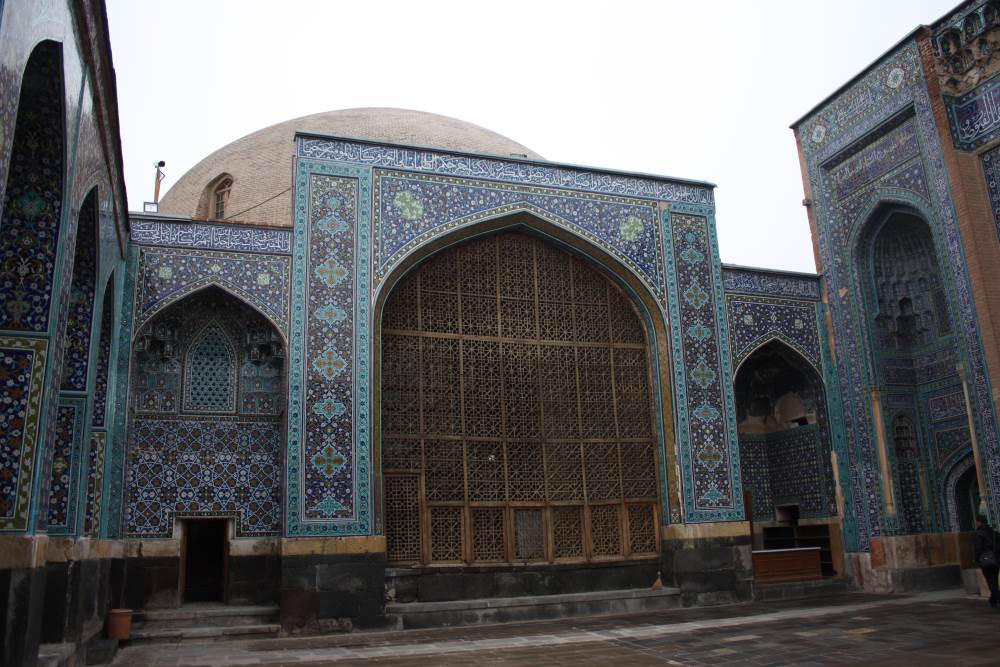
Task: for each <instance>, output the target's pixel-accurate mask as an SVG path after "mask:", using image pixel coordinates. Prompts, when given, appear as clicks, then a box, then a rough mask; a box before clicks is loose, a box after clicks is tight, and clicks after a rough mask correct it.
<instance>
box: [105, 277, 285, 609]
mask: <svg viewBox="0 0 1000 667" xmlns="http://www.w3.org/2000/svg"><path fill="white" fill-rule="evenodd" d="M131 369H132V370H131V374H132V375H131V379H130V396H129V405H128V410H129V427H128V459H127V462H128V471H127V478H126V518H125V522H126V532H127V535H128V536H129V537H131V538H156V537H171V536H176V535H178V534H179V535H180V536H181V537H182V540H183V543H184V549H185V550H186V553H182V554H181V556H182V565H181V571H182V572H183V573H184V574H183V575H182V578H185V581H184V582H183V583H182V592H183V598H184V599H185V600H186V601H192V600H206V599H209V600H220V599H223V598H224V597H225V577H226V575H225V567H226V563H227V562H228V561H227V555H226V549H227V544H228V541H229V539H230V538H235V539H238V538H242V537H268V536H279V535H280V534H281V528H282V519H283V512H282V485H283V480H284V475H283V470H284V468H283V447H282V443H283V442H284V438H283V433H284V430H285V429H284V427H285V408H284V405H285V346H284V342H283V340H282V338H281V336H280V334H279V333H278V331H277V329H276V328H275V327H274V326H273V325H272V324H271V323H270V322H269V321H268V320H267V319H266V318H265V317H264V316H263V315H261V314H260V313H259V312H258V311H256V310H254V309H253V308H251V307H250V306H248V305H247V304H245V303H244V302H242V301H240V300H239V299H237V298H236V297H234V296H232V295H231V294H229V293H227V292H225V291H223V290H222V289H220V288H218V287H214V286H212V287H207V288H205V289H202V290H200V291H198V292H196V293H194V294H192V295H190V296H187V297H185V298H184V299H182V300H180V301H178V302H176V303H174V304H172V305H170V306H168V307H167V308H165V309H164V310H163V311H161V312H160V313H158V314H157V315H156V316H155V317H153V318H152V319H151V320H150V321H149V322H148V323H147V324H146V325H144V326H143V328H142V329H140V330H139V332H138V333H137V335H136V337H135V340H134V343H133V349H132V364H131ZM177 521H183V526H184V530H179V529H175V524H176V522H177ZM259 583H260V585H261V586H268V585H269V584H270V582H259Z"/></svg>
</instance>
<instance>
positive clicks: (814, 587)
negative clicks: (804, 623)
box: [754, 577, 855, 602]
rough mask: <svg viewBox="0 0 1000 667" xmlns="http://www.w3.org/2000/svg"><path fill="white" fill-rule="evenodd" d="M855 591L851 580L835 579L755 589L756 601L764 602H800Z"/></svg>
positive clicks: (758, 586)
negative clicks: (805, 599)
mask: <svg viewBox="0 0 1000 667" xmlns="http://www.w3.org/2000/svg"><path fill="white" fill-rule="evenodd" d="M854 590H855V587H854V585H853V584H852V583H851V581H850V580H849V579H846V578H842V577H834V578H827V579H817V580H815V581H790V582H786V583H775V584H757V585H756V586H755V587H754V599H755V600H760V601H763V602H772V601H775V600H800V599H804V598H818V597H825V596H827V595H839V594H841V593H850V592H852V591H854Z"/></svg>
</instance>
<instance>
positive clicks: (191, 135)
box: [108, 0, 957, 271]
mask: <svg viewBox="0 0 1000 667" xmlns="http://www.w3.org/2000/svg"><path fill="white" fill-rule="evenodd" d="M955 4H957V0H828V1H822V2H821V1H819V0H812V1H806V0H786V1H784V2H779V1H777V0H755V1H754V2H747V1H745V0H717V1H715V2H704V1H695V2H679V1H670V2H655V3H654V2H630V1H625V0H614V1H605V2H585V1H580V0H577V1H573V2H544V1H540V0H532V1H530V2H521V1H518V0H507V1H505V2H502V3H501V2H491V3H482V2H473V1H469V0H464V1H461V2H412V1H411V2H375V1H369V0H362V1H360V2H358V1H355V2H346V1H341V2H335V1H333V0H326V1H319V0H315V1H311V2H307V1H304V0H298V1H293V0H284V1H283V2H276V1H275V0H266V1H257V0H238V1H237V0H229V1H223V0H211V1H207V0H171V1H170V2H154V1H152V0H108V14H109V19H110V23H111V46H112V49H113V55H114V64H115V68H116V70H117V76H118V100H119V111H120V114H121V130H122V144H123V149H124V155H125V178H126V185H127V187H128V199H129V207H130V208H131V209H141V208H142V202H143V201H148V200H150V199H151V198H152V186H153V164H154V162H156V161H157V160H165V161H166V162H167V169H166V172H167V174H168V176H167V179H166V181H165V182H164V186H166V187H169V186H170V185H172V184H173V183H174V182H175V181H176V180H177V178H179V177H180V176H181V175H182V174H183V173H184V172H185V171H187V169H189V168H190V167H192V166H193V165H194V164H196V163H197V162H198V161H199V160H201V159H202V158H203V157H205V156H206V155H208V154H209V153H211V152H212V151H214V150H215V149H217V148H219V147H221V146H223V145H225V144H227V143H229V142H231V141H233V140H235V139H238V138H239V137H241V136H243V135H245V134H248V133H250V132H253V131H255V130H258V129H260V128H262V127H266V126H268V125H272V124H274V123H277V122H280V121H283V120H287V119H289V118H294V117H296V116H303V115H307V114H311V113H316V112H320V111H327V110H331V109H344V108H350V107H362V106H387V107H402V108H411V109H419V110H422V111H431V112H434V113H439V114H444V115H446V116H453V117H455V118H460V119H462V120H466V121H469V122H472V123H476V124H477V125H482V126H484V127H487V128H489V129H491V130H494V131H496V132H499V133H501V134H504V135H506V136H509V137H511V138H512V139H514V140H516V141H519V142H521V143H523V144H525V145H526V146H529V147H531V148H532V149H533V150H535V151H537V152H538V153H540V154H541V155H544V156H545V157H546V158H548V159H550V160H555V161H559V162H569V163H575V164H581V165H591V166H599V167H608V168H613V169H624V170H629V171H641V172H649V173H654V174H664V175H669V176H678V177H684V178H692V179H700V180H706V181H711V182H713V183H715V184H716V185H718V189H717V190H716V204H717V222H718V228H719V242H720V245H721V252H722V259H723V261H724V262H729V263H735V264H747V265H753V266H765V267H771V268H780V269H789V270H799V271H813V270H815V264H814V260H813V253H812V244H811V241H810V239H809V226H808V222H807V220H806V215H805V211H804V209H803V208H802V205H801V201H802V196H803V195H802V177H801V173H800V171H799V163H798V156H797V154H796V150H795V142H794V139H793V137H792V132H791V130H789V129H788V126H789V125H790V124H791V123H792V122H793V121H795V120H797V119H798V118H799V117H800V116H802V115H803V114H805V113H806V112H807V111H809V109H811V108H812V107H813V106H814V105H815V104H817V103H818V102H820V101H821V100H822V99H823V98H824V97H826V96H827V95H829V94H830V93H832V92H833V91H834V90H835V89H836V88H838V87H839V86H840V85H841V84H843V83H845V82H846V81H847V80H848V79H849V78H851V77H852V76H854V75H855V74H857V73H858V72H859V71H860V70H861V69H863V68H864V67H865V66H867V65H868V64H869V63H871V62H872V61H873V60H874V59H875V58H877V57H878V56H879V55H881V54H882V53H883V52H884V51H886V50H887V49H888V48H889V47H890V46H892V45H893V44H895V43H896V42H897V41H898V40H899V39H900V38H901V37H903V35H905V34H906V33H907V32H909V31H910V30H911V29H913V28H914V27H916V26H917V25H919V24H921V23H931V22H933V21H934V20H936V19H938V18H939V17H940V16H941V15H943V14H944V13H945V12H947V11H948V10H949V9H951V7H952V6H954V5H955Z"/></svg>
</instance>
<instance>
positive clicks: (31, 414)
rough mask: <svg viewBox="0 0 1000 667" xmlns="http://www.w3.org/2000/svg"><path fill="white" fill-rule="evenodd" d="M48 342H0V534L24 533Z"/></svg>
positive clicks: (27, 340)
mask: <svg viewBox="0 0 1000 667" xmlns="http://www.w3.org/2000/svg"><path fill="white" fill-rule="evenodd" d="M47 354H48V342H47V341H46V340H44V339H38V338H9V337H5V338H0V530H25V529H26V528H27V527H28V513H29V511H30V506H31V496H32V486H33V484H32V481H33V474H34V472H35V459H36V454H37V451H38V445H39V441H40V438H39V433H38V426H39V417H40V412H41V401H42V392H43V387H44V378H45V363H46V359H47Z"/></svg>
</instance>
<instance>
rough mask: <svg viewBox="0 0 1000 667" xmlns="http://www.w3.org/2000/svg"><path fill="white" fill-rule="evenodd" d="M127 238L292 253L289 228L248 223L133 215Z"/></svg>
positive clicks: (146, 242)
mask: <svg viewBox="0 0 1000 667" xmlns="http://www.w3.org/2000/svg"><path fill="white" fill-rule="evenodd" d="M129 238H130V241H131V242H132V243H138V244H140V245H152V246H168V247H174V248H198V249H201V250H221V251H224V252H256V253H264V254H274V255H290V254H291V253H292V231H291V230H290V229H265V228H260V227H250V226H248V225H216V224H209V223H203V222H166V221H159V220H147V219H142V218H136V219H133V220H132V233H131V235H130V237H129Z"/></svg>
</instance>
